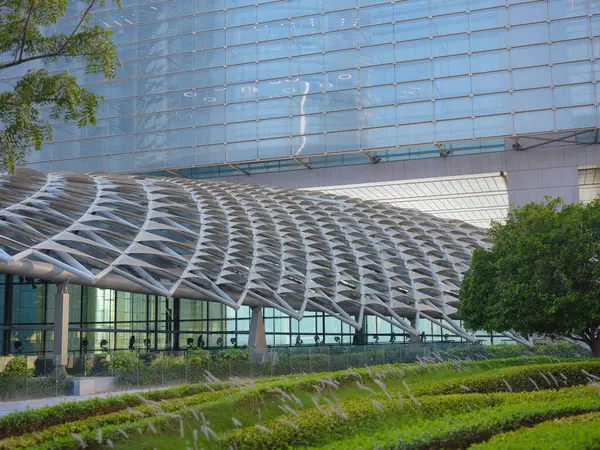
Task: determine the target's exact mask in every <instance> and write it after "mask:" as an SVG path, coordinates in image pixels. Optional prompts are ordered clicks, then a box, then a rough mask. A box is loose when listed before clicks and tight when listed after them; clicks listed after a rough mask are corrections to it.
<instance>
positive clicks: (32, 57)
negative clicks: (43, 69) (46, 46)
mask: <svg viewBox="0 0 600 450" xmlns="http://www.w3.org/2000/svg"><path fill="white" fill-rule="evenodd" d="M57 56H60V53H46V54H43V55H37V56H30V57H29V58H23V59H20V60H18V61H13V62H9V63H6V64H0V70H3V69H8V68H9V67H13V66H18V65H19V64H25V63H26V62H29V61H35V60H36V59H46V58H55V57H57Z"/></svg>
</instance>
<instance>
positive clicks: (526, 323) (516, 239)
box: [459, 198, 600, 357]
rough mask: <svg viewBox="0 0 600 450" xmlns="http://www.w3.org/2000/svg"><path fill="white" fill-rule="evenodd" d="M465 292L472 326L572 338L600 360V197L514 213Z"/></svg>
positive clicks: (479, 260) (478, 260) (479, 259)
mask: <svg viewBox="0 0 600 450" xmlns="http://www.w3.org/2000/svg"><path fill="white" fill-rule="evenodd" d="M489 234H490V237H491V238H492V240H493V245H492V247H491V248H490V249H488V250H485V249H477V250H476V251H475V252H474V253H473V260H472V262H471V267H470V269H469V270H468V271H467V273H466V274H465V277H464V279H463V282H462V285H461V289H460V299H461V304H460V307H459V315H460V317H461V319H462V320H464V324H465V326H466V327H467V328H468V329H471V330H481V329H484V330H486V331H488V332H503V331H516V332H519V333H521V334H525V335H531V334H540V335H545V336H549V337H567V338H571V339H574V340H577V341H580V342H583V343H585V344H587V345H589V346H590V348H591V349H592V353H593V354H594V356H596V357H600V260H599V256H600V200H594V201H593V202H591V203H589V204H587V205H583V204H565V203H564V202H563V201H562V200H561V199H551V198H546V199H544V200H543V201H542V202H541V203H530V204H528V205H525V206H523V207H519V208H515V209H513V210H512V211H510V213H509V215H508V219H507V221H506V223H505V224H499V223H495V224H493V225H492V228H491V230H490V232H489Z"/></svg>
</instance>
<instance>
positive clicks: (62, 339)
mask: <svg viewBox="0 0 600 450" xmlns="http://www.w3.org/2000/svg"><path fill="white" fill-rule="evenodd" d="M68 286H69V283H68V282H65V283H57V284H56V287H57V292H56V297H55V303H54V305H55V306H54V366H55V367H56V373H57V374H59V373H60V372H62V371H64V370H65V368H66V367H67V362H68V360H69V353H68V343H69V289H68Z"/></svg>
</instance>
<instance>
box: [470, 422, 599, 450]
mask: <svg viewBox="0 0 600 450" xmlns="http://www.w3.org/2000/svg"><path fill="white" fill-rule="evenodd" d="M598 442H600V413H589V414H582V415H578V416H572V417H565V418H562V419H555V420H552V421H548V422H542V423H541V424H539V425H536V426H535V427H533V428H521V429H519V430H517V431H511V432H507V433H501V434H498V435H496V436H494V437H493V438H492V439H490V440H489V441H487V442H484V443H481V444H476V445H473V446H471V447H469V448H470V449H479V450H484V449H486V450H487V449H490V450H491V449H502V448H506V449H510V448H527V449H531V450H534V449H535V450H550V449H556V450H562V449H565V448H571V449H573V448H581V449H584V448H589V449H591V448H596V447H597V446H598Z"/></svg>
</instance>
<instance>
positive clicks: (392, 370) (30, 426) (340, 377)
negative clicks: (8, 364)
mask: <svg viewBox="0 0 600 450" xmlns="http://www.w3.org/2000/svg"><path fill="white" fill-rule="evenodd" d="M551 361H552V360H551V359H549V358H547V357H531V358H523V357H521V358H509V359H492V360H485V361H459V362H445V363H439V364H428V365H425V366H422V365H420V364H406V365H384V366H373V367H370V368H361V369H357V370H343V371H338V372H330V373H319V374H312V375H300V376H297V375H296V376H287V377H275V378H268V379H261V380H258V381H257V383H259V384H261V385H263V384H265V383H280V386H279V387H280V388H282V389H291V390H294V389H305V388H311V386H312V385H313V384H314V383H315V380H318V379H319V378H325V377H329V378H331V379H333V380H336V381H337V382H340V383H350V382H352V383H353V382H354V375H353V374H354V373H358V374H360V375H361V376H367V377H370V376H374V375H375V374H376V373H378V374H379V376H385V377H386V378H390V377H401V376H406V377H410V376H414V375H416V374H424V373H427V372H431V371H455V370H458V371H467V370H469V369H471V368H480V369H481V368H483V369H492V368H498V367H504V366H522V365H526V364H532V363H538V364H544V363H550V362H551ZM369 374H371V375H369ZM286 380H287V381H286ZM290 381H291V382H290ZM232 385H233V384H232V383H225V384H222V385H219V384H211V385H210V387H211V389H216V390H218V389H222V388H228V387H231V386H232ZM208 390H209V388H208V387H207V385H205V384H194V385H182V386H178V387H172V388H167V389H162V390H154V391H149V392H146V393H142V394H141V396H142V397H144V398H146V399H148V400H154V401H160V400H168V399H174V398H181V397H188V396H192V395H196V394H199V393H203V392H207V391H208ZM140 403H141V401H140V398H139V396H138V395H137V394H135V395H131V394H123V395H119V396H114V397H107V398H95V399H90V400H84V401H78V402H65V403H61V404H59V405H55V406H46V407H42V408H39V409H35V410H27V411H20V412H15V413H11V414H8V415H6V416H4V417H0V439H2V438H5V437H8V436H18V435H22V434H24V433H28V432H33V431H38V430H43V429H45V428H47V427H49V426H54V425H59V424H62V423H69V422H72V421H76V420H81V419H85V418H87V417H91V416H96V415H102V414H109V413H113V412H117V411H121V410H123V409H125V408H127V407H134V406H137V405H139V404H140Z"/></svg>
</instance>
